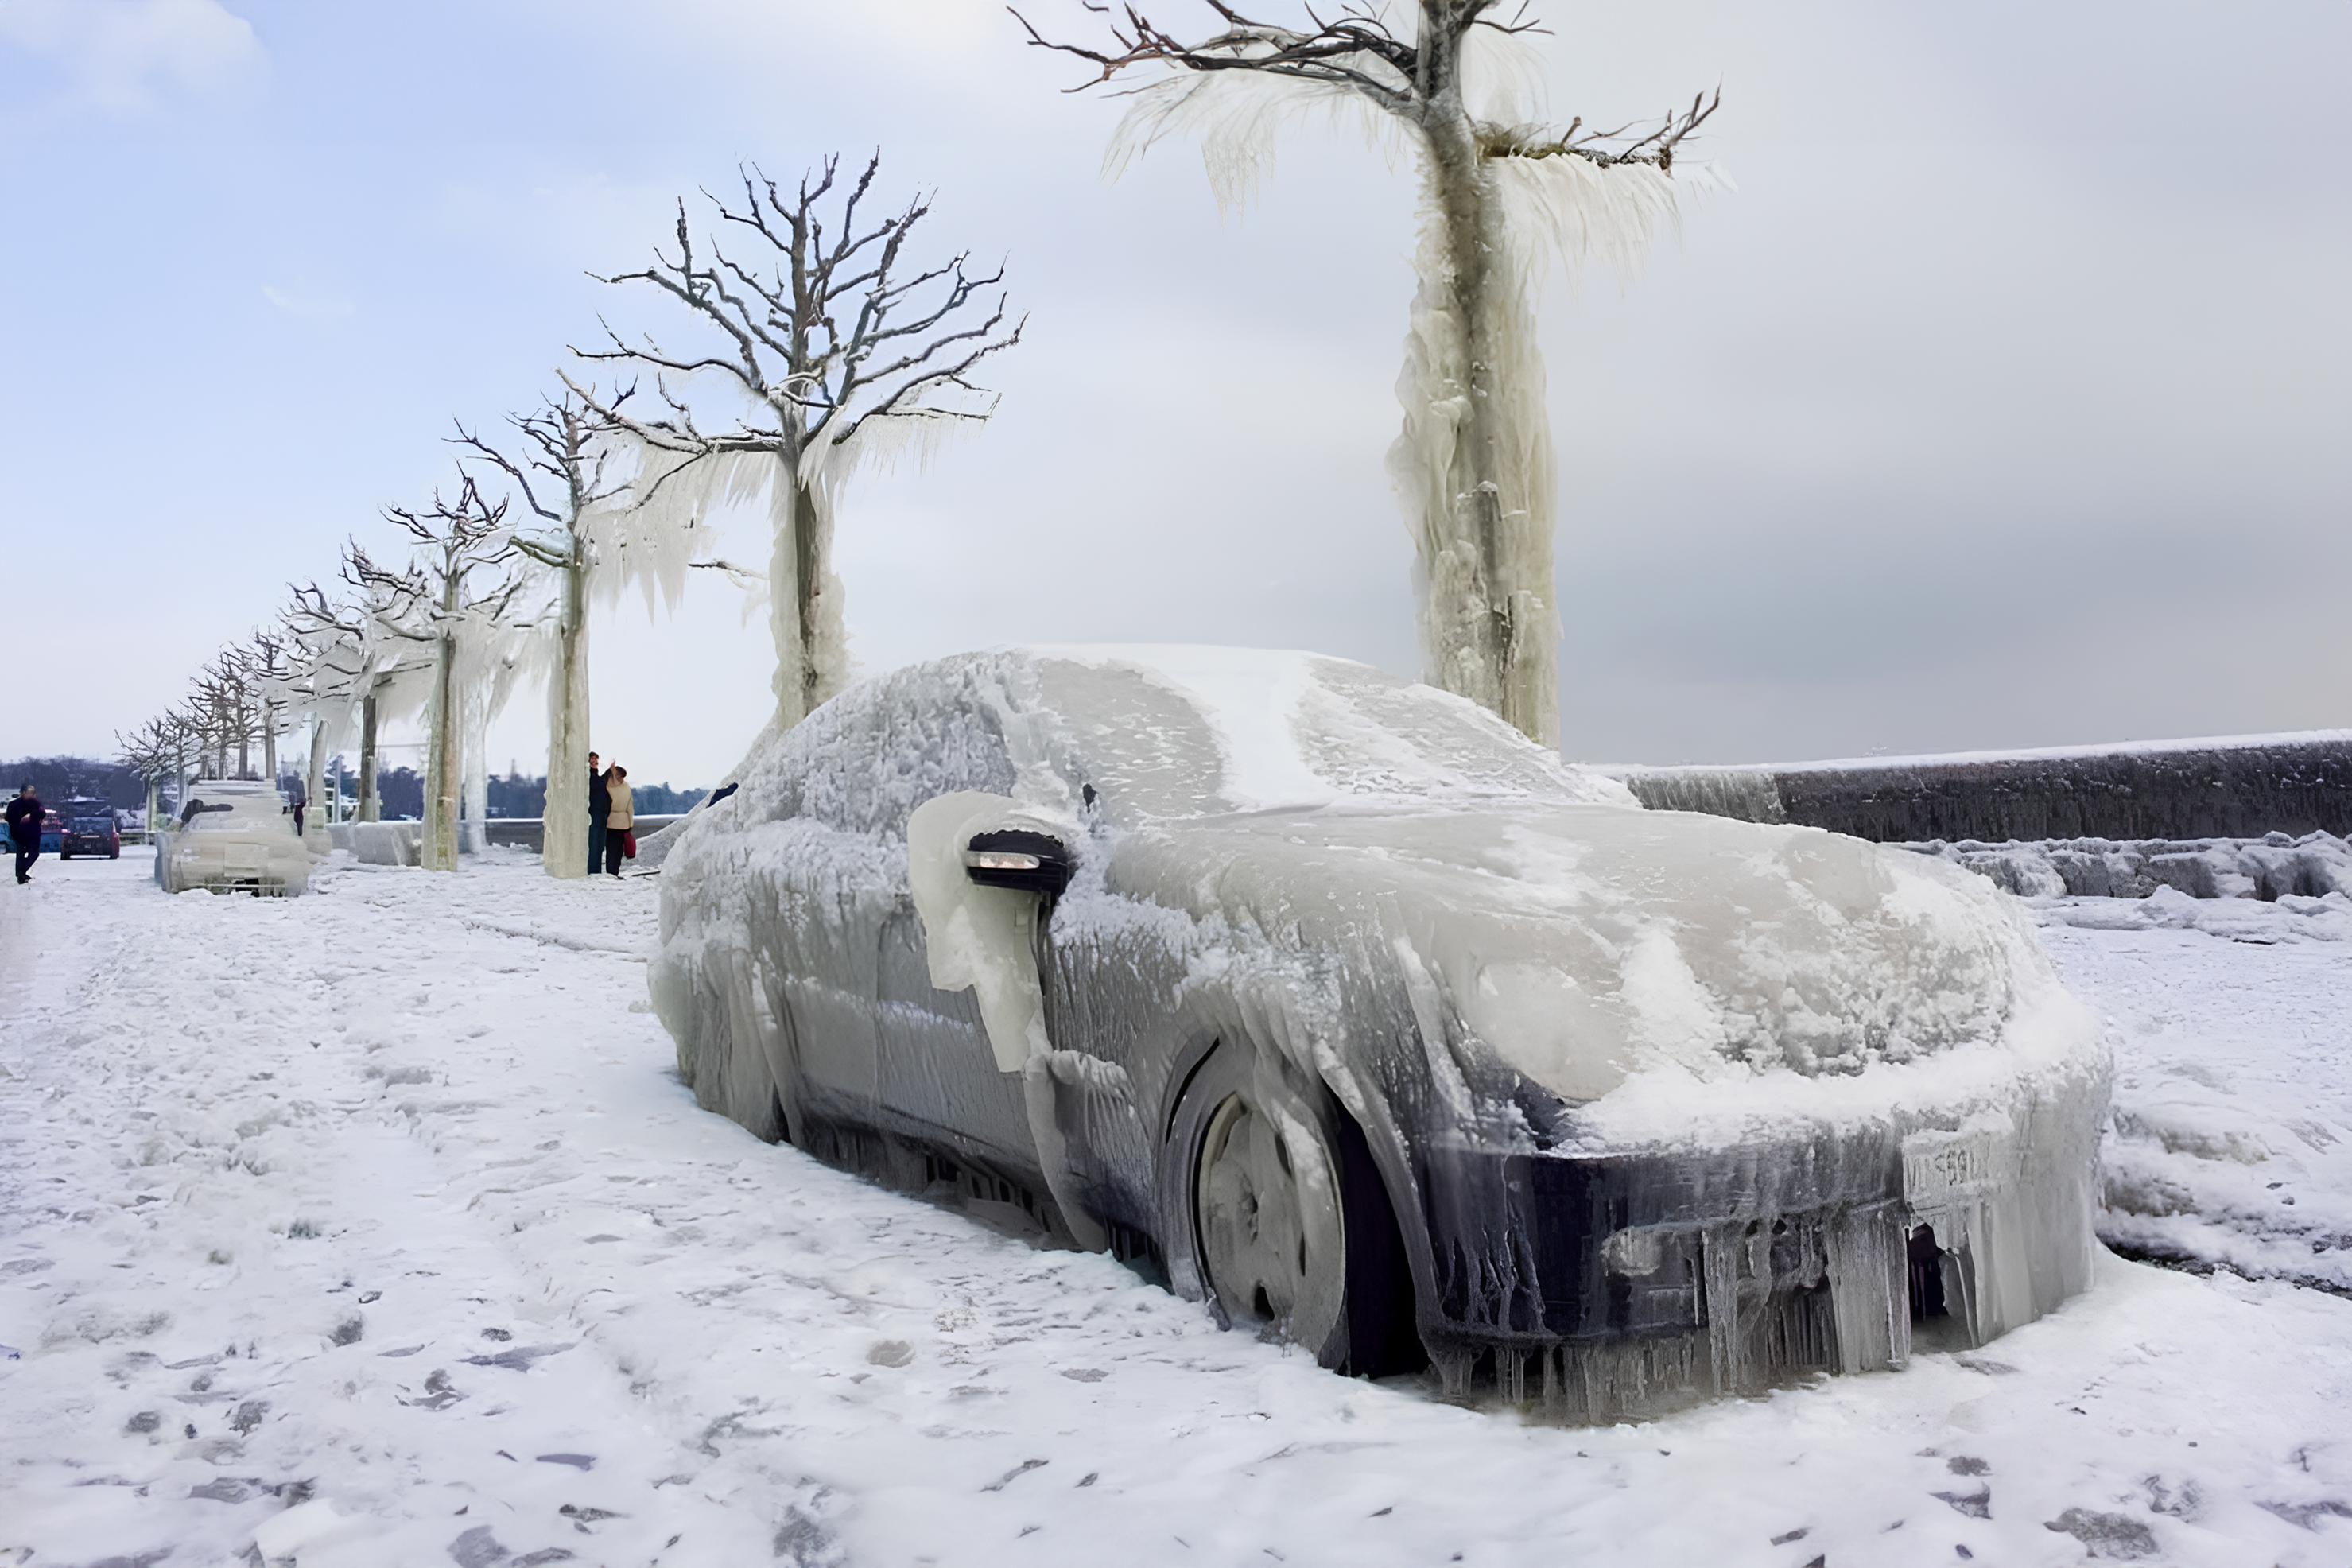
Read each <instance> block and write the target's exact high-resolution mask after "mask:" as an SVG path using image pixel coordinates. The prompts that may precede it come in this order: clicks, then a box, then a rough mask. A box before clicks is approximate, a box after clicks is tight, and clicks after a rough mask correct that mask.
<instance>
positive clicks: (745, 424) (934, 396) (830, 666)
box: [572, 153, 1025, 729]
mask: <svg viewBox="0 0 2352 1568" xmlns="http://www.w3.org/2000/svg"><path fill="white" fill-rule="evenodd" d="M880 164H881V156H880V154H879V153H877V154H876V155H875V156H874V157H873V158H871V159H869V160H868V161H867V163H866V167H865V170H864V172H863V173H861V174H859V175H858V176H857V177H856V180H855V181H854V182H852V183H850V184H849V185H848V187H847V189H845V190H837V188H836V187H837V179H836V176H837V175H838V173H839V160H838V159H836V158H827V159H826V160H825V161H824V163H823V164H822V165H821V166H820V167H819V168H817V169H815V170H813V171H811V172H810V173H809V174H806V175H804V176H803V178H802V180H801V182H800V184H799V185H798V187H797V188H788V187H785V186H782V185H780V184H777V182H775V181H773V180H771V179H768V178H767V177H766V176H765V175H763V174H761V173H760V171H759V170H758V169H756V168H745V169H743V170H741V171H740V174H741V179H742V185H743V196H742V201H741V203H740V205H730V204H729V203H728V202H727V201H724V200H722V199H720V198H719V197H717V196H711V197H710V198H709V199H710V202H711V205H712V206H713V207H714V208H715V209H716V211H717V213H718V216H719V223H720V225H721V226H722V228H723V229H724V230H725V232H727V233H729V234H732V235H737V236H739V237H740V238H741V239H742V240H743V242H744V244H745V246H746V247H747V250H746V252H743V253H739V255H746V256H747V257H748V258H747V259H741V260H739V259H738V258H737V257H736V256H730V255H729V254H728V253H727V252H726V251H725V250H724V249H722V248H721V247H719V244H718V243H717V242H716V241H715V240H709V241H707V242H706V243H705V245H704V246H703V247H702V248H701V249H700V250H698V249H697V247H696V245H695V241H694V237H693V235H692V233H691V230H690V228H689V226H688V222H687V214H686V205H685V204H684V203H683V202H681V203H679V204H678V209H677V231H676V243H677V250H676V253H675V255H665V254H663V253H662V252H660V251H659V250H656V253H655V259H654V264H653V265H652V266H650V267H647V268H645V269H643V270H641V271H636V272H627V273H622V274H619V275H617V276H614V277H612V278H606V279H601V280H602V281H604V282H609V283H646V284H651V285H652V286H653V287H655V288H656V289H660V290H662V291H663V292H664V293H666V294H667V295H669V296H670V297H671V298H672V299H674V300H677V302H678V303H680V304H681V305H684V306H685V307H686V308H687V309H688V310H691V311H692V312H694V314H695V315H696V316H698V318H700V320H701V321H702V322H703V323H704V325H705V327H706V328H707V329H715V330H716V331H717V332H718V333H719V336H720V338H721V339H722V340H723V342H721V343H720V344H719V345H718V346H717V347H716V348H714V350H713V351H712V352H709V353H668V352H666V351H664V350H663V349H662V348H660V347H659V346H658V345H657V344H656V343H655V342H653V341H652V340H651V339H650V338H648V339H647V340H646V342H644V343H643V344H641V345H632V344H629V343H626V342H623V341H622V340H621V339H620V337H619V336H618V335H617V334H614V333H613V332H612V331H611V329H610V328H607V329H606V336H607V338H608V340H609V342H610V346H609V347H607V348H604V349H600V350H592V351H581V350H574V351H573V352H574V353H578V354H579V355H580V357H582V358H583V359H588V360H619V361H624V362H626V363H632V364H638V365H644V366H647V367H650V368H652V369H653V370H655V371H656V372H657V373H659V374H663V375H665V376H676V377H678V378H680V380H679V384H678V385H677V386H675V387H673V386H670V385H668V384H664V385H663V386H662V387H661V397H662V399H663V402H664V403H665V405H667V409H666V412H665V413H664V414H663V415H662V416H658V417H646V418H643V419H640V418H638V417H636V416H635V415H634V414H632V413H630V412H628V411H626V410H625V409H623V408H622V407H621V406H620V405H619V401H618V400H617V399H613V400H609V401H607V400H600V399H599V398H598V397H597V396H596V395H594V394H593V392H592V391H589V390H587V389H583V388H581V387H578V386H573V388H572V391H573V394H574V395H575V396H577V397H578V398H579V399H580V401H581V403H582V404H583V405H584V406H585V407H586V408H587V409H589V410H591V411H592V412H593V413H594V414H595V415H596V416H598V417H600V418H604V419H606V420H609V421H610V422H611V424H612V425H613V426H614V428H615V429H616V430H619V431H624V432H626V433H627V435H628V436H629V437H632V438H633V439H634V440H635V441H636V442H637V443H638V444H639V445H640V447H642V448H643V450H644V453H645V458H644V461H645V465H646V468H645V479H644V482H642V483H641V484H640V486H639V487H638V489H637V492H636V495H635V502H636V504H637V505H638V506H639V507H641V508H645V509H647V510H650V511H652V512H653V513H655V514H656V516H659V515H662V514H665V513H667V514H668V515H671V516H674V517H676V518H680V519H690V518H694V517H698V516H702V515H704V514H706V512H707V510H708V509H709V507H710V506H712V505H714V504H719V503H724V502H726V501H730V500H748V499H750V498H751V497H753V496H756V495H758V494H759V493H761V490H763V489H764V490H765V491H766V493H767V497H768V508H769V517H770V520H771V521H772V528H773V535H774V538H773V554H772V559H771V562H770V565H769V570H768V574H767V576H768V591H769V595H770V603H769V617H770V625H771V628H772V631H773V634H774V637H775V645H776V672H775V681H774V687H775V697H776V711H775V718H774V721H773V722H774V724H775V725H776V727H778V728H779V729H781V728H785V727H788V726H790V725H793V724H795V723H797V722H799V721H800V719H801V718H802V716H803V714H805V713H807V712H808V711H809V710H811V709H813V708H814V707H816V706H817V705H818V704H819V703H821V702H823V701H824V700H826V699H827V698H829V697H831V696H833V695H834V693H835V692H836V691H838V690H840V689H841V687H842V685H843V683H844V681H845V679H846V676H847V650H846V647H845V641H846V635H845V627H844V621H843V615H842V602H841V601H842V591H841V584H840V582H839V580H838V579H837V578H835V575H834V572H833V529H834V514H835V507H836V505H837V504H838V502H839V500H840V496H841V491H842V489H843V488H844V487H845V485H846V484H847V483H848V480H849V479H850V477H851V475H852V474H854V473H855V472H856V470H857V469H858V468H859V467H861V466H862V465H865V464H867V463H869V462H877V461H878V462H885V463H887V462H889V461H893V460H897V459H901V458H904V459H907V460H911V461H915V462H918V463H919V462H921V461H923V460H924V459H925V458H928V457H929V454H930V452H931V450H932V449H933V448H934V447H936V445H937V444H938V443H939V442H940V440H941V439H943V438H944V437H947V436H949V435H951V434H953V433H955V432H956V431H958V430H961V429H967V428H970V427H971V426H974V425H977V424H979V423H981V422H982V421H984V420H986V419H987V417H988V416H989V415H990V413H991V412H992V411H993V409H994V408H995V405H996V395H995V394H994V393H992V392H989V391H987V390H986V389H984V388H982V387H981V386H978V385H976V384H974V383H973V381H972V380H971V375H972V373H973V372H974V371H975V370H976V368H977V367H978V366H979V364H980V363H981V362H982V360H984V359H986V358H988V357H989V356H990V355H992V354H994V353H1000V352H1001V351H1003V350H1004V349H1007V348H1010V347H1012V346H1013V344H1014V343H1016V342H1020V340H1021V329H1022V325H1023V322H1021V321H1015V322H1013V323H1012V325H1011V326H1010V327H1007V326H1006V325H1005V298H1006V297H1005V295H1004V294H1003V291H1002V290H1001V289H1000V288H999V285H1000V284H1001V283H1002V281H1003V276H1004V272H1003V268H1002V267H999V268H996V269H995V270H994V271H992V272H990V273H988V274H987V275H985V276H975V275H973V274H971V273H969V272H967V270H966V264H967V261H968V257H967V256H966V255H964V254H958V255H956V256H954V257H952V258H950V259H948V260H947V261H944V262H941V263H940V264H938V265H936V266H931V267H911V264H909V263H905V262H903V261H902V258H901V254H900V253H901V251H902V249H903V247H905V245H906V243H907V240H908V237H909V236H910V235H911V234H912V233H913V231H914V229H915V226H916V225H918V224H919V223H920V222H921V221H922V220H923V218H924V217H925V216H928V215H929V212H930V198H929V196H918V197H916V198H915V199H914V200H913V201H911V202H909V203H908V205H907V206H906V207H905V208H903V209H902V210H900V211H898V212H897V213H895V214H894V215H892V216H887V217H883V218H878V219H877V218H873V217H871V216H866V215H865V214H862V213H861V211H860V208H861V206H863V205H865V203H866V198H867V195H868V193H869V191H870V189H871V187H872V185H873V183H874V177H875V174H876V173H877V170H878V169H879V167H880ZM707 194H708V193H706V195H707ZM910 267H911V269H910ZM991 295H993V296H994V298H993V302H992V301H991V298H990V297H991ZM1024 320H1025V319H1024ZM701 375H707V376H709V377H714V378H716V379H718V380H720V381H722V382H724V383H726V384H729V385H730V386H731V387H732V388H733V389H734V390H735V391H736V392H737V393H738V394H739V395H740V396H741V397H742V398H744V399H745V400H746V401H747V402H748V404H749V405H750V410H749V412H748V414H747V415H746V416H744V417H742V418H741V419H740V420H739V421H738V422H737V423H736V425H735V426H734V427H733V428H732V429H730V430H726V431H722V432H719V433H716V434H710V433H706V432H704V431H703V430H701V429H700V428H698V426H697V425H696V423H695V419H694V416H693V414H692V412H691V410H690V409H689V407H688V405H687V403H686V402H685V401H684V394H685V390H686V388H685V382H686V381H687V380H688V379H690V378H692V377H695V376H701Z"/></svg>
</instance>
